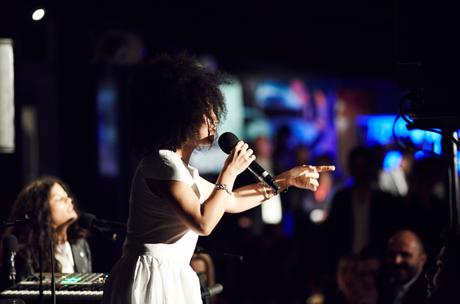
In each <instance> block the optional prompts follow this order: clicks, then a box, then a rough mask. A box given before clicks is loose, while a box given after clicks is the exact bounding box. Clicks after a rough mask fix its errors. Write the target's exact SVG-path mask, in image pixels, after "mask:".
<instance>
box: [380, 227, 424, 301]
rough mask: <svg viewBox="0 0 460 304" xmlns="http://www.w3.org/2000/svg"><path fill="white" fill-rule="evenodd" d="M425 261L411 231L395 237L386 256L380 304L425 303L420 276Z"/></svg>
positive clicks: (421, 246) (422, 277)
mask: <svg viewBox="0 0 460 304" xmlns="http://www.w3.org/2000/svg"><path fill="white" fill-rule="evenodd" d="M426 260H427V255H426V253H425V249H424V247H423V244H422V241H421V240H420V238H419V237H418V236H417V235H416V234H415V233H414V232H413V231H411V230H401V231H399V232H397V233H395V234H394V235H393V236H392V237H391V238H390V239H389V241H388V244H387V249H386V253H385V258H384V263H383V272H382V285H381V290H380V303H381V304H412V303H414V304H415V303H417V304H423V303H426V300H425V298H426V290H427V286H426V281H425V278H424V276H423V275H422V272H423V267H424V265H425V263H426Z"/></svg>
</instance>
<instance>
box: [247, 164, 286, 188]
mask: <svg viewBox="0 0 460 304" xmlns="http://www.w3.org/2000/svg"><path fill="white" fill-rule="evenodd" d="M248 170H249V171H250V172H251V173H252V174H254V176H255V177H257V178H258V179H259V180H260V181H261V182H264V183H265V184H267V185H268V186H269V187H271V188H272V189H273V190H275V192H276V193H278V192H279V191H280V189H281V187H280V186H279V185H278V183H277V182H276V181H275V179H274V178H273V177H272V176H271V175H270V174H269V173H268V172H267V171H266V170H264V168H262V167H261V166H260V165H259V164H258V163H255V162H252V163H251V164H250V165H249V167H248Z"/></svg>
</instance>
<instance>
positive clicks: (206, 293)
mask: <svg viewBox="0 0 460 304" xmlns="http://www.w3.org/2000/svg"><path fill="white" fill-rule="evenodd" d="M223 290H224V286H222V284H219V283H217V284H214V285H212V286H210V287H208V288H205V289H204V290H203V291H202V292H201V298H203V299H204V298H209V297H212V296H215V295H217V294H219V293H221V292H222V291H223Z"/></svg>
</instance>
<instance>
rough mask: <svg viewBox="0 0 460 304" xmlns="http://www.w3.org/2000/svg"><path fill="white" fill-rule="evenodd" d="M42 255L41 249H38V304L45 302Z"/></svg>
mask: <svg viewBox="0 0 460 304" xmlns="http://www.w3.org/2000/svg"><path fill="white" fill-rule="evenodd" d="M42 260H43V256H42V250H41V249H40V248H39V249H38V269H39V284H38V299H39V303H40V304H45V298H44V296H43V261H42Z"/></svg>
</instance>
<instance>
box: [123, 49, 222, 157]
mask: <svg viewBox="0 0 460 304" xmlns="http://www.w3.org/2000/svg"><path fill="white" fill-rule="evenodd" d="M131 81H132V83H131V96H130V107H131V115H132V116H131V118H132V125H131V127H132V136H133V143H134V146H135V148H136V150H137V152H138V153H140V154H141V155H145V154H147V153H150V152H152V151H154V150H158V149H170V150H173V151H175V150H176V149H177V148H179V147H181V146H182V144H183V143H184V142H185V141H186V140H187V139H190V138H193V136H195V135H196V134H197V133H198V130H199V128H200V126H201V125H202V123H203V121H204V118H205V117H206V118H209V119H210V120H211V121H212V114H213V113H214V114H215V115H216V117H217V119H220V118H221V117H222V116H223V115H225V112H226V108H225V103H224V97H223V95H222V93H221V91H220V88H219V86H220V85H221V84H225V83H228V81H227V80H226V78H225V77H224V75H223V74H220V73H214V72H211V71H209V70H207V69H206V68H205V67H203V66H201V65H200V64H199V63H198V62H197V61H196V60H195V59H193V58H191V57H188V56H185V55H179V56H170V55H161V56H158V57H157V58H156V59H154V60H153V61H151V62H149V63H144V64H142V65H139V66H138V67H137V68H136V70H135V74H134V76H133V78H132V79H131Z"/></svg>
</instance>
